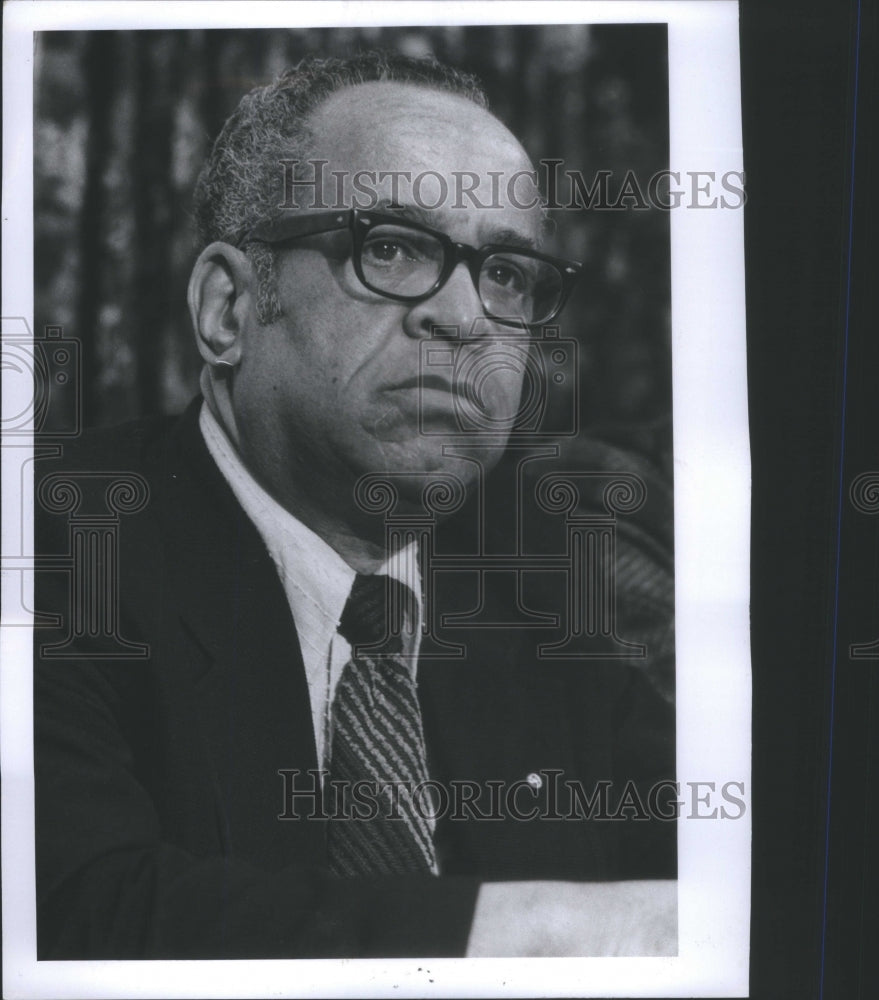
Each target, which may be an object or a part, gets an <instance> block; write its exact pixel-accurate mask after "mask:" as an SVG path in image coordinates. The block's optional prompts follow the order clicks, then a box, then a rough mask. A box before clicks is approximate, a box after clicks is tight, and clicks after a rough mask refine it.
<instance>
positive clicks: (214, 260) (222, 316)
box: [188, 243, 253, 368]
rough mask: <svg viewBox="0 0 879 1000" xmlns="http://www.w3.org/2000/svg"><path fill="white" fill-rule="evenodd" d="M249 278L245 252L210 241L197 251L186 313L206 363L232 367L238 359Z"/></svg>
mask: <svg viewBox="0 0 879 1000" xmlns="http://www.w3.org/2000/svg"><path fill="white" fill-rule="evenodd" d="M252 280H253V275H252V271H251V267H250V261H249V260H248V259H247V256H246V254H244V253H243V252H242V251H241V250H237V249H236V248H235V247H233V246H231V245H230V244H228V243H211V244H210V246H207V247H205V249H204V250H202V252H201V253H200V254H199V257H198V260H197V261H196V262H195V266H194V267H193V269H192V276H191V277H190V279H189V293H188V301H189V314H190V316H191V317H192V327H193V329H194V331H195V340H196V343H197V345H198V350H199V353H200V354H201V356H202V358H204V360H205V361H206V362H207V363H208V364H209V365H212V366H214V367H216V366H218V365H219V366H222V367H232V368H234V367H235V366H236V365H237V364H238V363H239V361H240V360H241V351H242V336H241V335H242V331H243V329H244V324H245V322H246V319H247V315H248V311H249V308H250V303H251V302H252Z"/></svg>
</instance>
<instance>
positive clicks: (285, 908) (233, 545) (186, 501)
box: [35, 404, 675, 958]
mask: <svg viewBox="0 0 879 1000" xmlns="http://www.w3.org/2000/svg"><path fill="white" fill-rule="evenodd" d="M197 412H198V409H197V405H195V404H194V405H193V407H191V408H190V409H189V411H187V413H186V414H185V415H184V417H183V418H181V419H180V420H179V421H177V420H173V421H172V420H159V421H147V422H140V423H136V424H131V425H127V426H125V427H122V428H117V429H114V430H112V431H101V432H94V433H92V434H90V435H87V436H86V437H85V438H84V440H83V441H81V442H80V443H79V444H78V445H77V446H75V447H70V448H68V449H67V454H66V455H65V458H64V461H63V465H62V464H59V463H58V462H57V461H55V462H45V463H43V466H42V467H41V468H40V469H39V470H38V474H37V483H38V484H39V483H40V482H42V481H43V480H44V479H45V477H47V476H56V477H57V475H58V474H59V473H60V472H63V473H64V475H65V476H67V477H68V478H70V479H72V480H73V481H74V482H76V483H77V484H78V487H79V489H80V490H82V492H83V496H82V499H81V502H80V503H79V506H78V507H77V508H76V510H75V511H74V513H73V517H74V518H80V521H79V522H77V523H78V524H79V525H80V527H81V526H82V524H84V523H85V522H84V521H83V520H82V517H83V516H84V515H86V514H88V513H89V512H90V511H92V512H93V511H95V510H97V509H98V508H101V507H102V505H103V508H104V509H105V507H106V505H105V503H104V501H105V497H104V493H103V492H102V491H104V490H105V488H106V485H107V479H106V478H105V477H102V476H101V475H100V473H103V472H119V473H123V472H132V473H136V474H137V475H139V476H142V477H143V479H144V480H145V482H146V483H147V484H148V487H149V499H148V502H147V503H146V505H145V506H144V507H143V509H142V510H140V511H138V512H136V513H130V514H123V515H120V516H119V519H118V523H117V524H116V525H115V526H113V525H111V530H110V532H109V535H111V536H112V537H113V538H115V539H116V543H118V565H119V587H118V594H119V596H118V608H117V607H116V604H115V601H116V598H115V596H114V588H113V587H112V586H110V584H109V583H108V581H111V580H112V574H110V575H109V576H108V575H107V565H108V564H109V562H111V561H113V559H115V555H114V552H113V550H112V547H110V548H106V549H101V550H100V551H98V552H97V555H96V559H95V560H94V563H95V565H96V566H97V570H96V571H95V573H94V574H92V577H90V578H89V579H80V580H79V581H76V580H74V581H71V579H70V575H69V573H68V572H66V571H64V570H57V571H44V572H42V573H40V574H38V575H39V578H40V579H39V581H38V588H37V609H38V611H43V612H49V611H55V612H57V613H58V614H59V615H60V617H61V627H60V628H59V629H57V630H52V629H46V628H42V629H38V630H36V632H35V636H36V646H37V651H38V655H37V657H36V669H35V739H36V755H35V765H36V794H37V798H36V824H37V895H38V944H39V947H38V954H39V957H41V958H86V957H111V958H139V957H181V958H210V957H217V958H220V957H223V958H231V957H270V956H271V957H317V956H351V957H369V956H379V955H381V956H394V955H398V956H399V955H419V956H420V955H424V956H429V955H455V954H462V953H463V951H464V948H465V945H466V941H467V935H468V931H469V926H470V920H471V916H472V910H473V905H474V900H475V896H476V893H477V890H478V885H479V881H480V880H485V879H519V878H577V879H608V878H633V877H659V876H671V875H673V874H674V869H675V847H674V843H675V830H674V824H673V823H668V822H661V821H656V820H643V819H638V820H635V819H633V817H632V815H631V814H630V813H629V814H627V815H628V819H627V820H618V821H607V820H601V819H592V820H586V819H576V820H567V819H557V818H556V819H540V820H537V819H534V820H517V819H516V818H515V817H513V816H510V815H505V816H504V818H497V817H495V818H490V819H489V818H485V819H476V818H475V812H474V810H475V808H476V807H467V808H462V809H461V810H459V811H460V812H461V813H462V815H461V816H460V817H458V818H455V817H453V816H451V815H448V816H446V817H445V818H444V819H442V820H441V822H440V824H439V829H438V835H437V842H438V851H439V854H440V857H441V864H442V870H443V877H441V878H438V879H437V878H418V877H395V878H384V879H374V880H369V879H365V880H337V879H334V878H332V877H330V876H329V874H328V872H327V870H326V866H325V858H324V836H325V824H324V823H323V822H322V821H321V820H319V819H307V818H306V816H305V814H306V813H307V812H309V811H310V805H309V802H308V800H306V799H305V798H302V797H297V798H296V800H295V810H296V812H297V818H288V819H279V818H278V817H279V815H280V814H282V813H283V812H284V811H285V799H284V791H285V787H284V781H283V780H282V778H281V776H280V775H279V771H281V770H284V769H299V770H300V771H302V772H305V771H307V770H308V769H309V768H315V767H316V766H317V762H316V757H315V748H314V734H313V731H312V721H311V710H310V705H309V697H308V690H307V687H306V683H305V678H304V672H303V669H302V660H301V655H300V652H299V644H298V640H297V636H296V631H295V628H294V625H293V622H292V620H291V615H290V612H289V608H288V605H287V602H286V599H285V596H284V592H283V589H282V587H281V585H280V583H279V581H278V578H277V575H276V571H275V569H274V566H273V564H272V562H271V560H270V559H269V557H268V556H267V554H266V551H265V548H264V546H263V543H262V541H261V539H260V537H259V535H258V533H257V532H256V530H255V528H254V527H253V525H252V524H251V523H250V521H249V520H248V519H247V518H246V517H245V516H244V514H243V512H242V511H241V509H240V508H239V506H238V505H237V502H236V501H235V499H234V497H233V495H232V493H231V491H230V490H229V488H228V486H227V485H226V483H225V481H224V480H223V478H222V477H221V475H220V474H219V472H218V470H217V468H216V466H215V465H214V463H213V461H212V459H211V458H210V456H209V454H208V452H207V450H206V448H205V446H204V443H203V441H202V439H201V435H200V433H199V430H198V425H197ZM56 485H57V484H56ZM46 496H48V494H44V497H43V503H42V505H38V518H37V525H38V529H37V537H38V550H39V551H40V552H42V553H44V554H63V553H67V552H68V551H69V549H70V546H71V545H72V544H74V542H73V541H72V539H73V533H72V530H71V525H72V523H73V521H72V520H71V514H70V512H62V513H56V514H52V513H51V512H46V511H45V510H43V509H40V508H41V507H45V506H47V504H46V502H45V499H46ZM90 505H94V506H93V507H90ZM49 506H51V504H49ZM96 523H97V522H96ZM98 527H99V528H100V525H98ZM106 528H107V525H106V523H105V524H104V526H103V529H104V533H103V535H101V534H100V531H99V532H98V533H97V534H96V535H95V536H94V537H96V538H97V537H99V536H100V537H103V538H104V539H105V541H104V542H101V543H100V544H101V545H107V544H109V543H107V542H106V538H107V537H108V532H107V530H106ZM80 537H82V533H80ZM76 544H79V543H78V542H77V543H76ZM85 544H86V545H88V544H90V543H88V542H86V543H85ZM102 574H103V575H102ZM81 587H94V588H97V590H96V591H95V593H94V594H93V595H92V596H93V597H95V598H97V600H98V601H103V602H104V605H103V606H104V607H105V609H109V610H110V612H111V618H112V622H111V624H113V627H114V628H115V631H116V632H117V634H118V635H121V636H122V637H123V638H124V639H125V640H127V641H129V642H135V643H136V642H139V643H144V644H147V645H148V647H149V655H148V657H146V658H140V659H138V658H133V659H121V658H117V656H116V652H118V643H117V642H115V641H114V640H113V639H112V637H108V636H107V635H101V634H99V633H100V629H97V631H96V630H95V629H92V632H93V633H95V634H91V635H89V634H87V633H88V632H89V629H88V623H87V622H86V623H85V624H83V622H81V621H80V622H79V623H78V624H77V619H76V613H77V602H78V601H81V600H82V597H81V591H78V590H77V588H81ZM101 588H103V589H101ZM72 594H73V595H76V594H79V595H80V596H73V597H72V596H71V595H72ZM71 623H73V627H74V631H76V630H77V629H78V631H79V633H80V634H79V635H78V636H74V640H73V641H72V642H71V643H69V645H68V646H67V647H66V649H65V650H62V651H61V653H62V655H60V656H59V655H58V654H59V650H58V649H57V648H56V649H55V650H50V649H47V648H46V647H47V646H51V645H52V644H53V643H58V642H59V641H60V640H63V639H64V638H65V636H69V634H70V631H71V627H72V626H71ZM519 640H520V637H517V635H516V630H504V631H497V630H490V631H489V632H481V633H479V634H478V635H476V636H475V637H474V636H473V635H470V636H468V638H467V644H468V656H467V658H466V659H465V660H464V661H462V662H459V661H451V662H450V661H444V660H437V661H435V662H434V661H431V660H429V659H423V660H422V661H421V662H420V663H419V667H418V671H419V674H418V676H419V697H420V698H421V701H422V709H423V714H424V722H425V730H426V736H427V742H428V752H429V766H430V770H431V775H432V777H434V778H437V779H439V780H443V781H448V780H450V779H458V780H459V781H464V782H471V783H473V782H475V783H476V787H483V786H484V784H485V782H487V781H494V782H506V783H507V784H509V783H512V782H521V781H522V779H524V778H525V776H526V775H529V774H533V773H539V772H540V771H541V769H543V770H544V771H546V769H550V770H555V769H557V770H559V771H561V772H563V777H564V778H565V779H567V778H574V777H576V778H577V779H579V780H580V781H581V782H582V785H583V787H584V788H585V789H586V790H587V791H591V790H592V789H593V788H594V787H595V786H596V784H597V783H598V782H601V781H612V782H614V783H615V785H614V788H615V789H618V790H619V789H621V788H622V785H623V783H624V782H626V781H628V780H630V779H631V780H635V781H637V782H638V783H639V787H640V788H641V789H642V791H643V790H644V789H645V788H646V787H648V786H649V785H650V783H651V782H652V781H654V780H656V779H668V778H670V777H673V767H674V756H673V753H674V741H673V722H672V720H671V717H670V710H669V708H668V706H667V705H666V704H665V702H664V701H663V700H662V699H660V698H658V697H656V696H655V695H654V693H653V690H652V688H651V687H650V686H649V685H648V684H645V683H644V679H643V676H642V675H641V674H640V673H639V672H638V671H637V670H634V669H632V668H631V667H630V666H628V665H626V664H621V663H619V662H605V663H603V664H596V665H592V666H588V667H587V666H585V665H584V664H570V663H569V664H567V665H565V664H561V665H559V666H555V667H548V666H547V665H546V664H539V663H537V662H536V661H535V658H534V657H533V655H530V654H523V653H522V652H521V649H520V646H521V642H520V641H519ZM40 650H43V655H39V653H40ZM114 651H115V652H114ZM302 777H303V778H304V777H305V776H304V774H303V776H302ZM550 784H551V781H549V780H548V781H547V782H546V783H545V786H544V788H543V789H542V791H541V793H540V794H539V795H538V794H537V793H532V792H531V791H529V790H527V789H525V790H523V791H522V792H521V793H520V794H519V796H518V799H517V803H518V804H519V806H520V808H522V809H524V810H528V809H530V808H531V807H532V806H533V805H534V804H535V803H537V804H538V805H541V804H542V805H543V806H544V807H546V806H547V802H546V800H545V796H546V794H548V789H549V785H550ZM498 787H499V786H498ZM479 801H480V803H481V812H482V814H483V815H489V814H491V813H492V807H491V805H490V803H489V802H488V800H487V799H486V798H482V799H481V800H479ZM645 801H646V796H645ZM550 805H551V804H550ZM549 811H550V812H552V811H553V810H552V808H550V810H549ZM556 811H557V812H561V813H564V812H566V811H567V808H566V806H565V804H564V803H563V804H562V806H561V808H559V809H556Z"/></svg>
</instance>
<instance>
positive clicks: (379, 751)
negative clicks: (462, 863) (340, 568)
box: [327, 575, 437, 877]
mask: <svg viewBox="0 0 879 1000" xmlns="http://www.w3.org/2000/svg"><path fill="white" fill-rule="evenodd" d="M414 600H415V599H414V595H413V594H412V591H411V590H409V588H408V587H406V586H405V585H404V584H402V583H400V582H399V581H397V580H394V579H392V578H391V577H388V576H363V575H358V576H357V578H356V579H355V581H354V586H353V587H352V588H351V594H350V596H349V597H348V603H347V604H346V605H345V610H344V612H343V613H342V619H341V621H340V623H339V632H340V634H341V635H342V636H343V637H344V638H345V639H347V640H348V642H349V643H350V644H351V654H352V655H351V659H350V660H349V661H348V663H347V664H346V665H345V668H344V670H343V671H342V676H341V677H340V678H339V683H338V686H337V687H336V693H335V697H334V699H333V707H332V720H333V734H332V742H331V751H330V754H331V757H330V765H329V767H330V786H329V787H330V796H329V802H330V805H331V807H332V808H333V810H334V812H335V818H333V819H332V820H331V821H330V823H329V826H328V830H327V856H328V861H329V865H330V869H331V871H332V872H333V873H334V874H336V875H339V876H345V877H356V876H370V875H402V874H413V873H415V874H418V873H423V874H434V875H435V874H437V863H436V854H435V851H434V846H433V831H434V821H433V818H432V817H431V816H430V810H429V801H428V802H427V803H426V804H425V803H423V802H422V799H423V798H424V796H415V798H414V799H413V797H412V795H411V792H412V789H414V788H416V787H417V786H418V785H419V784H420V783H422V782H424V781H426V780H427V763H426V753H425V747H424V734H423V731H422V726H421V711H420V709H419V707H418V698H417V695H416V693H415V682H414V680H413V677H412V671H411V669H410V667H409V664H408V663H407V662H406V660H405V659H404V658H403V656H402V655H401V654H402V648H403V647H402V641H401V639H400V635H399V630H395V629H393V628H391V627H390V621H391V619H392V618H395V619H396V621H398V622H399V621H400V620H401V616H400V614H399V613H400V611H401V610H402V609H404V608H407V607H408V608H409V609H410V613H409V621H410V622H412V621H414V620H415V611H414ZM389 612H391V614H389ZM394 613H396V614H394ZM395 632H396V633H397V634H394V633H395ZM358 782H367V783H368V785H366V786H360V787H366V788H368V789H375V790H376V792H377V794H376V795H375V797H374V799H373V801H374V802H375V803H376V804H377V806H378V809H377V815H376V816H375V817H374V818H369V819H360V818H352V814H353V815H356V814H357V811H356V810H355V809H352V806H351V790H352V788H353V786H354V785H355V783H358ZM339 795H342V796H343V798H342V799H341V802H340V800H339V798H338V796H339ZM346 801H347V805H344V803H345V802H346ZM419 805H420V806H421V808H419ZM361 815H362V813H361Z"/></svg>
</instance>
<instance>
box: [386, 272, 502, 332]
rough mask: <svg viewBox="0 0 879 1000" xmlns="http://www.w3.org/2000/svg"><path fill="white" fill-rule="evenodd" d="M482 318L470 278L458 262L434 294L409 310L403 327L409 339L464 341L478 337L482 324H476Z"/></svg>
mask: <svg viewBox="0 0 879 1000" xmlns="http://www.w3.org/2000/svg"><path fill="white" fill-rule="evenodd" d="M484 316H485V310H484V309H483V307H482V301H481V299H480V298H479V293H478V292H477V290H476V287H475V285H474V284H473V278H472V277H471V276H470V272H469V271H468V270H467V267H466V265H465V264H464V263H463V262H462V263H459V264H458V266H457V267H456V268H455V270H454V271H452V274H451V276H450V277H449V279H448V281H447V282H446V283H445V284H444V285H443V287H442V288H440V290H439V291H438V292H435V293H434V294H433V295H431V296H430V298H429V299H425V300H424V301H423V302H417V303H416V304H415V305H414V306H412V308H411V309H409V311H408V312H407V314H406V317H405V319H404V321H403V328H404V330H405V331H406V333H407V334H408V336H410V337H418V338H424V337H433V336H437V335H439V336H443V337H448V338H460V339H465V338H468V337H471V336H478V335H479V332H480V331H481V330H482V328H483V327H484V325H485V324H484V322H482V323H480V322H479V321H480V320H484Z"/></svg>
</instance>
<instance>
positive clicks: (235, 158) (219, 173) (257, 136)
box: [194, 51, 488, 323]
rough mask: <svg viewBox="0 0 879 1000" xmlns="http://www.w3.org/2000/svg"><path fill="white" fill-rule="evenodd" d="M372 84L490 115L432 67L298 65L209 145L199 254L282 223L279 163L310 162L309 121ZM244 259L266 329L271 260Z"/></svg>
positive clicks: (409, 62) (469, 81)
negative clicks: (439, 95) (336, 98)
mask: <svg viewBox="0 0 879 1000" xmlns="http://www.w3.org/2000/svg"><path fill="white" fill-rule="evenodd" d="M374 81H390V82H394V83H411V84H416V85H419V86H423V87H428V88H430V89H432V90H438V91H444V92H446V93H452V94H457V95H459V96H461V97H465V98H467V99H468V100H470V101H472V102H473V103H474V104H476V105H477V106H478V107H481V108H485V109H487V108H488V99H487V97H486V95H485V92H484V90H483V89H482V87H481V85H480V84H479V82H478V80H477V79H476V78H475V77H474V76H471V75H470V74H468V73H463V72H461V71H460V70H456V69H453V68H452V67H450V66H445V65H443V64H442V63H440V62H438V61H437V60H435V59H413V58H411V57H409V56H404V55H400V54H397V53H393V52H377V51H374V52H363V53H359V54H357V55H355V56H352V57H350V58H346V59H338V58H333V59H319V58H315V57H309V58H307V59H303V60H302V61H301V62H300V63H298V65H296V66H294V67H292V68H291V69H288V70H286V71H285V72H284V73H282V74H281V76H279V77H278V79H277V80H275V82H274V83H271V84H269V85H268V86H265V87H257V88H256V89H255V90H252V91H251V92H250V93H249V94H247V95H245V96H244V97H243V98H242V100H241V102H240V103H239V105H238V107H237V108H236V109H235V111H234V112H233V113H232V115H231V116H230V117H229V118H228V119H227V121H226V123H225V125H224V126H223V128H222V131H221V132H220V134H219V136H218V137H217V139H216V141H215V142H214V145H213V149H212V150H211V153H210V156H209V157H208V159H207V162H206V163H205V165H204V167H203V168H202V171H201V173H200V175H199V178H198V182H197V183H196V187H195V205H194V213H195V222H196V226H197V229H198V238H199V241H200V244H201V246H207V245H208V244H209V243H212V242H214V241H215V240H220V241H222V242H225V243H233V244H237V243H238V242H239V241H240V240H241V238H242V237H243V236H244V234H245V233H246V232H247V231H248V230H249V229H251V228H252V227H253V226H255V225H256V224H257V223H258V222H264V221H268V220H270V219H272V218H275V217H277V216H278V215H280V214H281V213H282V211H283V209H282V208H281V205H282V203H283V201H284V192H283V172H282V170H281V168H280V166H279V163H280V161H281V160H285V159H286V160H290V159H295V160H299V161H300V163H302V162H304V161H305V160H306V159H307V158H308V157H309V156H314V155H315V152H316V151H315V150H314V149H313V142H314V135H313V133H312V130H311V115H312V113H313V112H314V111H315V109H316V108H317V107H318V106H319V105H321V104H322V103H323V102H324V101H325V100H326V99H327V98H328V97H330V96H331V95H332V94H334V93H336V92H337V91H339V90H341V89H343V88H345V87H351V86H356V85H357V84H361V83H371V82H374ZM246 252H247V254H248V257H249V258H250V261H251V264H252V265H253V267H254V270H255V272H256V276H257V318H258V320H259V322H260V323H270V322H272V320H274V319H276V318H277V317H278V316H279V315H280V305H279V302H278V299H277V293H276V289H275V280H274V254H273V252H272V250H271V248H270V247H269V246H267V245H266V244H262V243H249V244H247V247H246Z"/></svg>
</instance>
